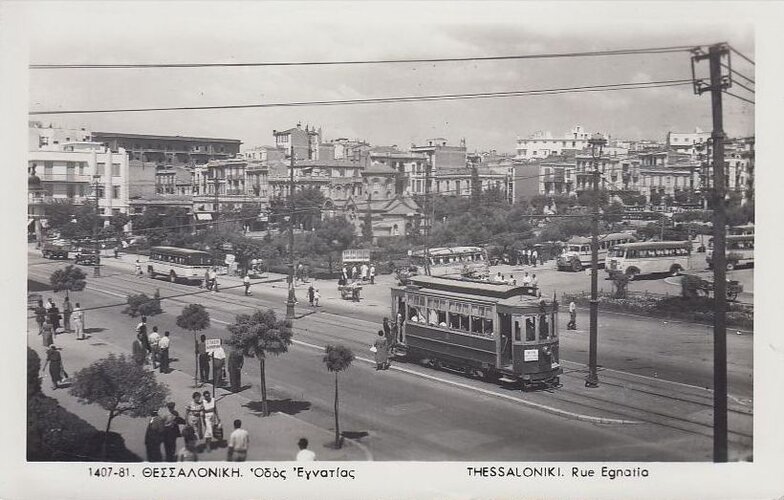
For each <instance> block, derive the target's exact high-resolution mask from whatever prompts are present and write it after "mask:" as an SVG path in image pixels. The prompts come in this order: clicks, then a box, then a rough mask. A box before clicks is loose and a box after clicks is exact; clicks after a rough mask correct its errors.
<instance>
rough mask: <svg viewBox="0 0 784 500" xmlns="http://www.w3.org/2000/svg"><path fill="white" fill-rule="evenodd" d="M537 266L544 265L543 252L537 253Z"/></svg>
mask: <svg viewBox="0 0 784 500" xmlns="http://www.w3.org/2000/svg"><path fill="white" fill-rule="evenodd" d="M539 265H540V266H543V265H544V252H539Z"/></svg>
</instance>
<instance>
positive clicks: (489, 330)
mask: <svg viewBox="0 0 784 500" xmlns="http://www.w3.org/2000/svg"><path fill="white" fill-rule="evenodd" d="M483 321H484V334H485V336H487V337H492V336H493V320H492V319H487V318H485V319H484V320H483Z"/></svg>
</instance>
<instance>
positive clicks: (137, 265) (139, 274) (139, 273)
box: [133, 259, 144, 276]
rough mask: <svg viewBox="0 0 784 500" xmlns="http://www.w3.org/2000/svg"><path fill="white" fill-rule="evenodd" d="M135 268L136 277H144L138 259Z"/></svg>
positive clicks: (134, 264)
mask: <svg viewBox="0 0 784 500" xmlns="http://www.w3.org/2000/svg"><path fill="white" fill-rule="evenodd" d="M133 266H134V268H135V269H136V271H135V272H136V276H144V273H143V272H142V263H141V261H140V260H139V259H136V262H134V263H133Z"/></svg>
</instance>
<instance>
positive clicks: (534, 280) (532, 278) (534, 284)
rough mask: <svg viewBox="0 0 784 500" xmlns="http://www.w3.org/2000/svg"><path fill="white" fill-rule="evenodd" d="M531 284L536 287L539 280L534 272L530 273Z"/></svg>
mask: <svg viewBox="0 0 784 500" xmlns="http://www.w3.org/2000/svg"><path fill="white" fill-rule="evenodd" d="M531 286H532V287H534V288H537V287H538V286H539V280H538V279H536V274H532V275H531Z"/></svg>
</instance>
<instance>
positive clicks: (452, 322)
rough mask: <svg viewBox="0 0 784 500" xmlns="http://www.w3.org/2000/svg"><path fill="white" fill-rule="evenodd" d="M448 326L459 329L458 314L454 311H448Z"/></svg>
mask: <svg viewBox="0 0 784 500" xmlns="http://www.w3.org/2000/svg"><path fill="white" fill-rule="evenodd" d="M449 328H453V329H455V330H459V329H460V315H459V314H456V313H449Z"/></svg>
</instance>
